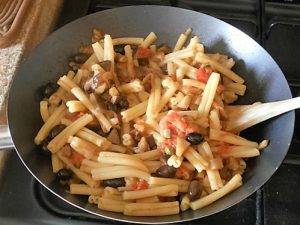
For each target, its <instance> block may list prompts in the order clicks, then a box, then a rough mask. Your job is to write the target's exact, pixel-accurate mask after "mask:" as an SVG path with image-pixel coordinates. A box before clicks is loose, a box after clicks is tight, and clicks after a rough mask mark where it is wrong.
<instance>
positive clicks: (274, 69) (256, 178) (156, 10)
mask: <svg viewBox="0 0 300 225" xmlns="http://www.w3.org/2000/svg"><path fill="white" fill-rule="evenodd" d="M94 27H99V28H102V29H104V30H105V32H107V33H109V34H111V35H112V36H113V37H122V36H141V37H145V36H146V35H147V34H148V33H149V32H150V31H154V32H155V33H156V34H157V35H158V37H159V38H158V43H169V44H170V45H171V46H172V45H173V46H174V44H175V42H176V40H177V38H178V35H179V34H180V33H181V32H183V31H184V30H185V29H186V28H187V27H192V28H193V33H194V34H197V35H200V38H201V41H202V42H203V43H204V45H205V47H206V49H207V50H208V51H209V52H221V53H223V54H226V55H229V56H231V57H233V58H234V59H235V60H236V65H235V67H234V70H235V71H236V72H238V73H239V74H241V75H242V76H243V77H244V78H245V80H246V85H247V94H246V95H245V96H244V97H242V98H241V100H240V102H239V103H248V104H249V103H253V102H254V101H262V102H270V101H277V100H283V99H288V98H291V92H290V89H289V86H288V84H287V81H286V79H285V77H284V75H283V73H282V71H281V70H280V68H279V67H278V65H277V64H276V63H275V61H274V60H273V59H272V57H271V56H270V55H269V54H268V53H267V52H266V51H265V50H264V49H263V48H262V47H261V46H260V45H259V44H257V43H256V42H255V41H254V40H253V39H251V38H250V37H249V36H247V35H246V34H244V33H243V32H241V31H239V30H238V29H236V28H234V27H233V26H231V25H229V24H227V23H225V22H223V21H221V20H218V19H216V18H213V17H211V16H208V15H205V14H202V13H197V12H194V11H190V10H185V9H180V8H173V7H165V6H129V7H122V8H116V9H111V10H105V11H102V12H98V13H95V14H92V15H88V16H85V17H83V18H80V19H78V20H76V21H74V22H72V23H69V24H67V25H66V26H64V27H62V28H61V29H59V30H57V31H55V32H54V33H52V34H51V35H50V36H49V37H48V38H47V39H46V40H45V41H43V42H42V43H41V44H40V45H39V46H38V47H37V48H35V49H34V50H33V52H32V53H31V55H30V56H29V57H28V58H26V59H25V60H24V61H23V62H22V63H21V66H20V68H19V71H18V74H17V75H16V76H15V77H14V80H13V82H12V84H11V87H10V92H9V98H8V110H7V113H8V126H9V131H10V135H11V138H12V141H13V144H14V147H15V149H16V152H17V153H18V155H19V157H20V159H21V160H22V162H23V163H24V166H25V167H26V168H27V169H28V170H29V171H30V172H31V174H32V175H33V176H34V177H35V178H36V179H37V180H38V181H39V182H40V183H41V184H42V185H44V186H45V187H46V188H47V189H48V190H49V191H51V192H52V193H53V194H55V195H56V196H58V197H59V198H61V199H63V200H65V201H66V202H67V203H69V204H71V205H73V206H76V207H77V208H79V209H82V210H84V211H86V212H89V213H92V214H95V215H99V216H102V217H105V218H110V219H114V220H117V221H125V222H131V223H143V224H146V223H147V224H162V223H172V222H181V221H188V220H194V219H198V218H201V217H205V216H208V215H212V214H214V213H217V212H219V211H221V210H224V209H226V208H228V207H230V206H232V205H234V204H237V203H238V202H240V201H242V200H243V199H245V198H246V197H248V196H249V195H251V194H252V193H254V192H255V191H256V190H257V189H259V188H260V187H261V186H262V185H263V184H264V183H265V182H266V181H267V180H268V179H269V178H270V177H271V176H272V174H273V173H274V172H275V171H276V170H277V168H278V167H279V166H280V164H281V162H282V160H283V159H284V157H285V155H286V153H287V151H288V148H289V145H290V142H291V138H292V135H293V129H294V120H295V114H294V112H289V113H286V114H284V115H281V116H279V117H276V118H274V119H272V120H269V121H268V122H265V123H263V124H261V125H258V126H256V127H255V128H254V130H253V128H252V130H251V129H250V130H249V132H248V133H247V134H248V137H249V138H251V140H256V141H259V140H263V139H269V140H270V144H269V146H268V147H267V148H266V149H265V150H263V151H262V154H261V155H260V156H259V157H257V158H255V159H251V160H248V162H247V170H246V172H245V174H244V176H243V182H244V184H243V186H242V187H240V188H239V189H237V190H235V191H234V192H232V193H231V194H229V195H227V196H226V197H224V198H222V199H220V200H218V201H217V202H215V203H213V204H212V205H210V206H207V207H205V208H203V209H201V210H196V211H192V210H188V211H186V212H184V213H181V214H179V215H174V216H163V217H155V218H149V217H148V218H146V217H128V216H124V215H122V214H119V213H111V212H106V211H101V210H99V209H98V208H97V207H96V206H93V205H89V204H87V199H86V198H82V197H78V196H72V195H70V194H68V193H67V192H66V191H65V189H64V188H63V187H62V186H61V185H60V184H59V183H58V182H57V181H56V180H55V175H54V174H53V173H52V171H51V162H50V159H49V158H48V157H46V156H43V155H41V154H38V152H39V150H38V147H37V146H35V144H34V142H33V139H34V137H35V135H36V134H37V132H38V130H39V128H40V127H41V125H42V120H41V118H40V114H39V100H38V98H37V94H36V92H37V89H38V88H39V87H41V86H42V85H43V84H45V83H47V82H48V81H56V80H57V79H58V78H59V77H60V76H61V74H63V73H65V72H66V71H67V70H68V67H67V60H68V56H70V55H71V54H73V53H76V52H77V50H78V47H79V46H81V45H82V44H84V43H89V42H90V41H89V40H90V34H91V30H92V28H94ZM5 132H6V133H8V128H7V127H3V126H2V127H1V133H2V135H1V136H2V141H1V143H2V144H3V145H6V147H7V146H9V145H10V144H12V143H10V140H11V139H10V138H9V137H8V136H7V135H5ZM4 139H5V140H4ZM10 163H13V162H10Z"/></svg>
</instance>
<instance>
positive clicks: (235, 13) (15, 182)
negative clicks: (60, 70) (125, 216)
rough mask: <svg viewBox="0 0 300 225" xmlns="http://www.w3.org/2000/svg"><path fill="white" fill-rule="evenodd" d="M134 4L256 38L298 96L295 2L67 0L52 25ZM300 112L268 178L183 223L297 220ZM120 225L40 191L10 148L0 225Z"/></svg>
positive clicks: (299, 18)
mask: <svg viewBox="0 0 300 225" xmlns="http://www.w3.org/2000/svg"><path fill="white" fill-rule="evenodd" d="M136 4H157V5H170V6H175V7H182V8H187V9H192V10H195V11H199V12H203V13H206V14H210V15H212V16H215V17H218V18H220V19H222V20H224V21H226V22H228V23H230V24H232V25H233V26H235V27H237V28H239V29H241V30H242V31H244V32H245V33H247V34H248V35H250V36H251V37H252V38H254V39H255V40H256V41H257V42H259V43H260V44H261V45H262V46H263V47H264V48H265V49H266V50H267V51H268V52H269V53H270V54H271V55H272V56H273V57H274V59H275V60H276V61H277V62H278V64H279V65H280V67H281V68H282V70H283V72H284V74H285V75H286V78H287V79H288V82H289V84H290V87H291V89H292V92H293V95H294V96H299V95H300V67H299V66H298V64H299V60H300V1H299V0H269V1H265V0H227V1H223V0H201V1H199V0H123V1H120V0H119V1H118V0H91V1H87V0H72V1H71V0H69V1H67V0H66V1H65V3H64V7H63V9H62V12H61V16H60V19H59V21H58V23H57V26H56V29H57V28H59V27H61V26H63V25H64V24H66V23H68V22H70V21H72V20H75V19H77V18H79V17H82V16H84V15H86V14H90V13H94V12H97V11H101V10H105V9H109V8H113V7H120V6H125V5H136ZM299 186H300V112H299V111H298V112H296V126H295V134H294V138H293V142H292V144H291V147H290V150H289V152H288V155H287V157H286V159H285V161H284V163H283V164H282V165H281V167H280V168H279V169H278V171H277V172H276V173H275V174H274V176H272V178H271V179H270V180H269V181H268V182H267V184H266V185H264V186H263V187H262V188H261V189H260V190H258V191H257V192H256V193H255V194H253V195H252V196H250V197H249V198H247V199H245V200H244V201H242V202H240V203H239V204H237V205H235V206H233V207H231V208H229V209H227V210H224V211H222V212H220V213H218V214H215V215H213V216H209V217H206V218H204V219H199V220H195V221H192V222H186V223H183V224H207V225H210V224H213V225H216V224H230V225H235V224H237V225H240V224H245V225H254V224H256V225H277V224H278V225H283V224H292V225H294V224H300V207H299V205H300V188H299ZM2 224H5V225H9V224H47V225H48V224H49V225H50V224H58V225H59V224H74V225H76V224H122V223H117V222H112V221H109V220H105V219H101V218H99V217H96V216H93V215H90V214H87V213H84V212H82V211H80V210H77V209H76V208H74V207H71V206H69V205H67V204H65V203H64V202H63V201H62V200H60V199H58V198H57V197H55V196H54V195H52V194H51V193H49V192H48V191H47V190H45V189H44V188H43V187H42V186H41V185H40V184H39V183H38V182H36V181H35V180H34V178H33V177H32V176H31V175H30V174H29V172H28V171H27V170H26V169H25V168H24V167H23V165H22V164H21V162H20V160H19V159H18V157H17V155H16V153H15V152H11V154H10V157H9V159H8V160H7V163H6V167H5V168H4V176H3V177H2V178H0V225H2Z"/></svg>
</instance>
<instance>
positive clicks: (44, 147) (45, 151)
mask: <svg viewBox="0 0 300 225" xmlns="http://www.w3.org/2000/svg"><path fill="white" fill-rule="evenodd" d="M50 141H51V139H50V138H49V136H48V137H47V138H46V139H45V140H43V142H42V143H41V144H40V146H39V149H40V152H41V153H42V154H43V155H47V156H50V155H51V153H50V150H49V149H48V147H47V146H48V144H49V142H50Z"/></svg>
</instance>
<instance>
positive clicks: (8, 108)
mask: <svg viewBox="0 0 300 225" xmlns="http://www.w3.org/2000/svg"><path fill="white" fill-rule="evenodd" d="M126 8H138V9H140V8H141V9H145V8H147V9H151V8H154V9H155V8H173V9H176V10H181V11H187V12H190V13H191V12H192V13H195V14H202V15H205V16H207V17H209V18H210V19H213V20H217V21H218V22H219V23H220V22H221V23H223V24H226V26H230V27H231V28H233V29H234V30H238V31H239V32H241V33H242V34H243V35H246V36H247V37H249V38H250V39H251V40H252V41H253V42H255V43H256V44H257V45H259V46H260V48H261V49H262V50H263V51H264V52H265V53H266V54H267V55H269V56H270V54H269V53H268V52H267V51H266V50H265V49H264V48H263V47H262V46H261V45H260V44H259V43H257V42H256V41H255V40H254V39H253V38H251V37H250V36H249V35H247V34H245V33H244V32H243V31H241V30H239V29H238V28H236V27H234V26H232V25H230V24H228V23H226V22H224V21H223V20H220V19H218V18H215V17H212V16H210V15H207V14H205V13H201V12H197V11H193V10H189V9H183V8H178V7H172V6H157V5H136V6H124V7H118V8H113V9H107V10H103V11H100V12H95V13H93V14H89V15H86V16H84V17H81V18H78V19H76V20H74V21H71V22H70V23H67V24H65V25H64V26H62V27H60V28H59V29H57V30H55V31H54V32H52V33H51V34H50V35H49V36H48V37H47V38H45V39H44V40H43V41H42V42H41V43H39V44H38V46H36V47H35V48H39V47H40V46H42V45H43V44H44V43H45V42H47V41H49V39H51V37H52V36H54V34H55V33H57V32H60V31H61V30H62V29H65V28H66V27H68V26H73V24H76V23H77V22H78V21H79V20H82V19H83V18H86V17H93V16H94V15H95V14H101V13H102V12H113V11H118V10H120V9H126ZM33 51H35V49H34V50H33ZM30 56H31V54H29V55H28V56H26V57H25V58H23V59H22V60H21V65H22V63H24V62H25V61H26V60H27V58H30ZM270 58H271V59H272V60H273V61H274V62H275V64H276V65H277V66H278V68H279V70H280V72H281V74H282V75H283V72H282V70H281V68H280V67H279V65H278V64H277V63H276V61H275V60H274V59H273V58H272V57H271V56H270ZM17 73H18V71H17ZM17 73H15V75H14V76H13V78H12V81H11V83H10V86H9V92H8V104H7V108H6V111H7V121H8V126H9V129H11V126H10V125H11V124H10V123H9V121H11V116H10V111H11V107H12V106H11V104H10V102H11V98H12V93H11V91H10V90H11V87H12V86H13V85H14V83H15V79H16V76H17ZM284 82H286V83H287V80H286V79H285V77H284ZM288 91H289V98H291V97H292V95H291V91H290V89H289V90H288ZM289 113H290V114H291V117H292V118H291V120H292V121H291V122H292V126H291V127H290V129H291V130H292V132H291V137H290V138H289V142H288V143H287V147H286V150H285V153H284V158H285V156H286V154H287V152H288V149H289V147H290V144H291V141H292V137H293V132H294V123H295V111H294V110H293V111H291V112H289ZM12 140H13V145H14V148H15V151H16V152H17V154H18V156H19V158H20V159H21V161H22V163H23V164H24V166H25V167H26V168H27V170H28V171H29V172H30V173H31V174H32V176H33V177H34V178H35V179H36V180H37V181H38V182H39V183H40V184H41V185H42V186H43V187H45V188H46V189H47V190H48V191H50V192H51V193H52V194H54V195H55V196H57V197H59V198H60V199H62V200H63V201H65V202H67V203H68V204H70V205H72V206H74V207H76V208H78V209H81V210H83V211H85V212H87V213H90V214H93V215H96V216H99V218H104V219H110V220H112V221H119V222H126V223H134V224H142V223H143V224H170V223H178V222H188V221H192V220H196V219H201V218H204V217H208V216H211V215H213V214H216V213H219V212H221V211H224V210H225V209H228V208H230V207H232V206H233V205H236V204H237V203H239V202H241V201H242V200H244V199H246V198H247V197H249V196H250V195H252V194H253V193H254V192H256V191H257V190H258V189H259V188H261V187H263V186H264V185H265V184H266V182H267V181H268V180H269V179H270V178H271V177H272V176H273V174H274V173H275V172H276V171H277V169H278V168H279V166H280V165H281V164H282V161H283V159H284V158H283V159H282V160H280V162H279V164H278V165H277V166H276V168H275V169H274V170H273V172H272V173H271V174H269V176H268V179H266V180H265V181H264V182H262V183H261V184H260V185H258V186H255V188H254V189H253V190H252V191H250V192H247V193H246V194H241V197H240V198H239V200H238V201H236V202H233V203H230V204H227V205H226V207H223V208H222V209H220V210H214V211H213V212H211V213H207V214H206V215H205V216H204V215H196V214H195V216H194V217H193V218H184V219H179V220H174V221H164V220H162V221H153V222H150V221H143V220H139V217H132V218H135V219H136V220H129V219H128V220H126V219H121V218H114V217H112V216H106V215H101V214H100V213H101V211H99V212H100V213H96V212H93V211H90V210H88V209H85V208H83V207H81V206H79V205H76V204H74V203H72V202H70V201H69V200H67V199H65V198H64V197H62V196H60V195H59V194H57V193H56V192H55V191H54V190H52V189H51V188H49V187H48V186H47V185H46V184H44V183H43V182H42V181H41V180H40V179H39V178H38V177H37V176H36V175H35V174H34V173H33V172H32V171H31V170H30V168H29V167H28V166H27V164H26V163H25V162H24V160H23V158H22V156H21V154H20V153H19V151H18V148H17V147H16V144H15V141H14V138H13V137H12ZM198 210H200V209H198ZM181 213H182V212H181ZM179 215H180V214H179ZM142 218H143V217H142ZM160 218H164V217H160Z"/></svg>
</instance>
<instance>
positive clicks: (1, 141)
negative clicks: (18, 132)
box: [0, 125, 14, 150]
mask: <svg viewBox="0 0 300 225" xmlns="http://www.w3.org/2000/svg"><path fill="white" fill-rule="evenodd" d="M8 148H14V144H13V141H12V139H11V136H10V133H9V129H8V126H7V125H0V150H4V149H8Z"/></svg>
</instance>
